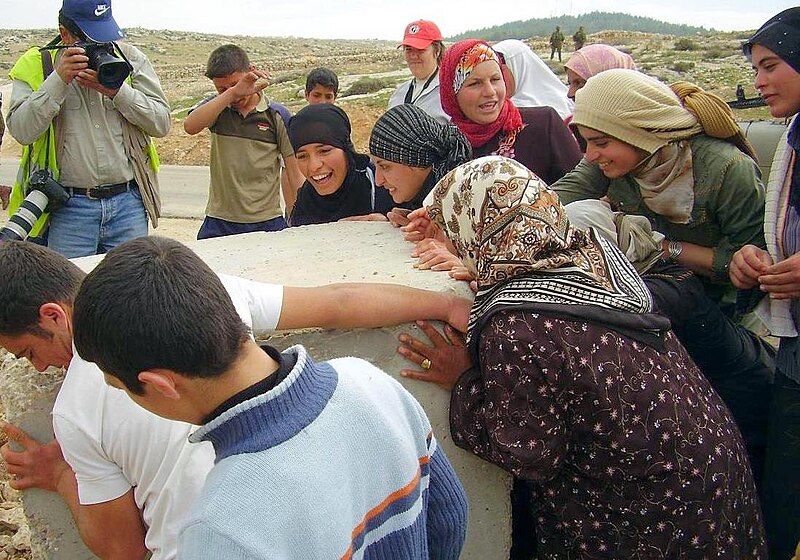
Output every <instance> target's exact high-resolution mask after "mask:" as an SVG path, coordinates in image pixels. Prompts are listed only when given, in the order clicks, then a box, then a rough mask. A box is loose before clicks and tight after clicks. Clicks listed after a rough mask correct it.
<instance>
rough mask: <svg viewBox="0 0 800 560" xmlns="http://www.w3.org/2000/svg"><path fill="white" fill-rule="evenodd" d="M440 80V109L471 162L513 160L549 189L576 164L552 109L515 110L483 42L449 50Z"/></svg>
mask: <svg viewBox="0 0 800 560" xmlns="http://www.w3.org/2000/svg"><path fill="white" fill-rule="evenodd" d="M440 74H441V76H440V79H439V84H440V85H439V87H440V90H439V93H440V95H441V98H442V108H443V109H444V110H445V112H446V113H447V114H448V115H450V117H451V118H452V120H453V123H455V124H456V126H458V128H459V129H460V130H461V132H463V133H464V135H465V136H466V137H467V139H468V140H469V141H470V144H472V151H473V155H474V157H476V158H477V157H481V156H486V155H502V156H505V157H508V158H511V159H514V160H517V161H518V162H520V163H521V164H523V165H525V166H526V167H527V168H528V169H530V170H531V171H533V172H534V173H536V174H537V175H538V176H539V177H541V178H542V179H544V180H545V181H546V182H547V183H548V184H550V183H553V182H555V181H557V180H558V179H560V178H561V177H563V176H564V174H565V173H566V172H567V171H570V170H572V168H573V167H575V166H576V165H577V164H578V162H579V161H580V159H581V152H580V149H579V148H578V144H577V143H576V142H575V138H574V137H573V136H572V133H571V132H570V131H569V129H568V128H567V126H566V125H565V124H564V122H563V121H562V120H561V117H559V115H558V113H557V112H556V111H555V110H554V109H553V108H552V107H523V108H521V109H518V108H517V107H516V106H514V104H513V103H512V102H511V100H510V99H509V98H508V97H507V96H506V86H505V81H504V80H503V74H502V72H501V70H500V58H499V57H498V55H497V53H496V52H495V51H494V50H493V49H492V48H491V47H490V46H489V45H488V44H487V43H486V42H484V41H479V40H477V39H468V40H465V41H460V42H458V43H456V44H455V45H453V46H452V47H450V48H449V49H447V51H445V53H444V58H443V59H442V65H441V69H440Z"/></svg>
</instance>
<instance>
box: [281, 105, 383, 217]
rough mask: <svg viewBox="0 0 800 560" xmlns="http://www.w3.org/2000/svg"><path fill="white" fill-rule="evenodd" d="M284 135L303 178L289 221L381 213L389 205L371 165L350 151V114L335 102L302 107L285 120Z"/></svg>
mask: <svg viewBox="0 0 800 560" xmlns="http://www.w3.org/2000/svg"><path fill="white" fill-rule="evenodd" d="M289 140H291V142H292V147H293V148H294V152H295V157H296V158H297V165H298V167H299V168H300V172H301V173H302V174H303V176H304V177H305V178H306V181H305V183H303V186H302V187H300V190H299V191H298V193H297V202H296V203H295V205H294V210H293V211H292V215H291V217H290V219H289V222H290V225H292V226H302V225H308V224H322V223H327V222H335V221H337V220H340V219H342V218H347V217H351V216H364V215H368V214H373V213H378V214H381V215H383V214H385V213H386V212H388V211H389V209H390V208H391V207H392V201H391V199H390V197H389V196H388V194H387V192H386V190H385V189H378V188H376V186H375V168H374V166H373V165H372V163H371V162H370V161H369V158H368V157H367V156H365V155H363V154H359V153H358V152H356V151H355V148H354V147H353V143H352V141H351V140H350V119H348V118H347V113H345V112H344V111H343V110H342V109H340V108H339V107H337V106H335V105H331V104H329V103H320V104H315V105H308V106H307V107H304V108H303V109H301V110H300V111H299V112H298V113H297V114H296V115H295V116H294V117H293V118H292V120H291V122H290V123H289Z"/></svg>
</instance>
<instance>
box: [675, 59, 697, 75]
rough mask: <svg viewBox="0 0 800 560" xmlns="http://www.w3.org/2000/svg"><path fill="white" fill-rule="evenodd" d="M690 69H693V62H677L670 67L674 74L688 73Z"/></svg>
mask: <svg viewBox="0 0 800 560" xmlns="http://www.w3.org/2000/svg"><path fill="white" fill-rule="evenodd" d="M692 68H694V62H692V61H690V60H677V61H675V64H673V65H672V69H673V70H675V71H676V72H688V71H689V70H691V69H692Z"/></svg>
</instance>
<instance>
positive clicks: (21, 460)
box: [0, 423, 147, 560]
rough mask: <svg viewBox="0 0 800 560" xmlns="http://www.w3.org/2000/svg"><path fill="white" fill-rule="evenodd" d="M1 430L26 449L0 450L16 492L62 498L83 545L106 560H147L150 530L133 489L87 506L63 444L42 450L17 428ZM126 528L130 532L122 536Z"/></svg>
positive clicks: (5, 426)
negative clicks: (35, 491) (37, 492)
mask: <svg viewBox="0 0 800 560" xmlns="http://www.w3.org/2000/svg"><path fill="white" fill-rule="evenodd" d="M0 428H2V430H3V431H4V432H5V433H6V435H7V436H8V438H9V440H10V441H13V442H16V443H17V444H18V445H19V446H20V447H21V448H22V451H13V450H12V449H11V447H10V445H9V444H8V443H6V444H5V445H3V446H2V447H1V448H0V455H2V457H3V460H5V462H6V466H7V470H8V472H9V473H10V474H13V475H15V477H16V478H15V480H13V481H11V486H12V488H15V489H17V490H27V489H29V488H41V489H42V490H48V491H50V492H56V493H58V494H59V495H60V496H61V498H62V499H63V500H64V502H66V504H67V506H68V507H69V509H70V512H71V513H72V516H73V518H74V519H75V524H76V525H77V527H78V530H79V532H80V534H81V538H82V539H83V542H84V543H86V546H87V547H89V549H90V550H91V551H92V552H94V553H95V554H96V555H97V556H99V557H100V558H103V559H108V560H115V559H120V560H123V559H128V558H144V556H145V555H146V554H147V549H146V548H145V545H144V534H145V529H144V524H143V522H142V517H141V514H140V512H139V508H138V507H137V506H136V502H135V501H134V499H133V489H131V490H129V491H128V492H126V493H125V494H123V495H122V496H120V497H119V498H116V499H114V500H111V501H108V502H104V503H100V504H92V505H81V504H80V502H79V500H78V483H77V482H76V480H75V473H74V472H73V471H72V469H71V468H70V466H69V464H67V462H66V461H65V460H64V455H63V454H62V453H61V446H60V445H59V444H58V441H56V440H55V439H54V440H52V441H50V442H48V443H45V444H42V443H40V442H39V441H37V440H35V439H33V438H32V437H30V436H29V435H28V434H27V433H25V432H24V431H23V430H22V429H20V428H18V427H17V426H14V425H12V424H7V423H3V424H2V425H1V426H0ZM120 527H125V530H124V531H120ZM110 535H114V536H115V537H114V538H111V537H110Z"/></svg>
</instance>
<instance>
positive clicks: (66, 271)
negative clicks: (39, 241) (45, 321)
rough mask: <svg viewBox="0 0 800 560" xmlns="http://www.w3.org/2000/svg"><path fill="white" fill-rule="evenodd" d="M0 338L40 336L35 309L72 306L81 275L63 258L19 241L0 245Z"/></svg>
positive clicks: (78, 269) (81, 272)
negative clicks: (64, 305) (48, 306)
mask: <svg viewBox="0 0 800 560" xmlns="http://www.w3.org/2000/svg"><path fill="white" fill-rule="evenodd" d="M0 271H2V281H1V282H0V335H3V336H19V335H21V334H26V333H33V334H37V335H40V336H41V335H42V333H43V331H42V330H41V329H40V328H39V308H40V307H41V306H42V305H44V304H45V303H60V304H67V305H70V306H71V305H72V303H73V301H74V300H75V295H76V294H77V292H78V286H80V283H81V280H83V277H84V276H85V274H84V272H83V271H82V270H81V269H80V268H78V267H77V266H76V265H75V264H74V263H73V262H71V261H70V260H69V259H67V258H66V257H65V256H63V255H60V254H58V253H56V252H55V251H51V250H50V249H47V248H46V247H42V246H41V245H36V244H34V243H30V242H23V241H6V242H4V243H0Z"/></svg>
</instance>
